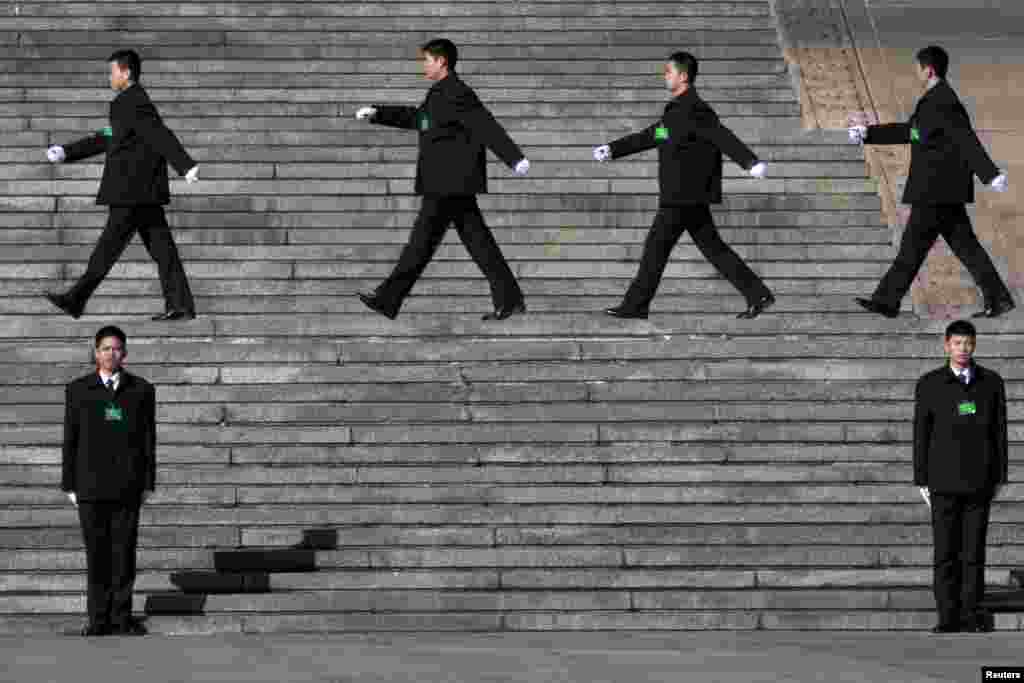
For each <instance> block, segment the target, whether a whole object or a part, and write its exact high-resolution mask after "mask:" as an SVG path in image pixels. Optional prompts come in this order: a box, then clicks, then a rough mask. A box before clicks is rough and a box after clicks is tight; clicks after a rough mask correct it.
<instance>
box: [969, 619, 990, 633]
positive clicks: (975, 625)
mask: <svg viewBox="0 0 1024 683" xmlns="http://www.w3.org/2000/svg"><path fill="white" fill-rule="evenodd" d="M963 630H964V632H965V633H991V632H992V625H991V624H989V623H988V620H986V619H968V620H967V621H966V622H964V628H963Z"/></svg>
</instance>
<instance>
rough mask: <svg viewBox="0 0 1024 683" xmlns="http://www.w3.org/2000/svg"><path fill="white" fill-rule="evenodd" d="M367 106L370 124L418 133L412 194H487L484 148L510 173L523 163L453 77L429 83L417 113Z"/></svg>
mask: <svg viewBox="0 0 1024 683" xmlns="http://www.w3.org/2000/svg"><path fill="white" fill-rule="evenodd" d="M373 106H374V107H375V108H376V109H377V113H376V114H374V116H373V117H372V118H371V119H370V122H371V123H379V124H381V125H384V126H392V127H394V128H407V129H415V130H419V132H420V139H419V148H420V149H419V158H418V159H417V161H416V187H415V191H416V194H420V195H436V196H452V195H475V194H479V193H482V192H487V152H486V148H488V147H489V148H490V149H491V150H492V151H493V152H494V153H495V155H497V157H498V158H499V159H501V160H502V161H504V162H505V164H507V165H508V166H509V167H510V168H515V166H516V164H517V163H518V162H519V161H521V160H522V159H523V158H524V157H523V153H522V150H520V149H519V147H518V146H517V145H516V143H515V142H513V140H512V138H510V137H509V135H508V133H506V132H505V129H504V128H502V127H501V124H499V123H498V122H497V121H496V120H495V119H494V116H492V115H491V112H490V111H488V109H487V107H485V106H484V105H483V104H482V103H481V102H480V100H479V98H477V96H476V93H475V92H473V89H472V88H470V87H469V86H468V85H466V84H465V83H463V82H462V79H460V78H459V77H458V76H457V75H456V74H454V73H449V74H448V76H447V77H446V78H444V79H442V80H440V81H437V82H436V83H434V85H432V86H431V87H430V90H428V91H427V97H426V99H424V100H423V103H422V104H421V105H420V106H418V107H403V106H389V105H380V104H375V105H373Z"/></svg>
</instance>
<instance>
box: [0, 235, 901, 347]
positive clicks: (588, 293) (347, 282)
mask: <svg viewBox="0 0 1024 683" xmlns="http://www.w3.org/2000/svg"><path fill="white" fill-rule="evenodd" d="M86 253H87V252H83V255H82V258H83V259H84V258H87V256H86ZM55 270H57V269H54V271H55ZM185 270H186V272H188V273H189V282H191V283H193V284H192V288H193V295H194V296H195V297H197V298H199V299H212V298H216V297H220V296H297V295H302V296H313V295H318V294H319V295H324V296H328V295H329V296H336V297H342V296H355V293H356V292H358V291H363V290H366V289H373V288H374V287H375V286H377V285H378V284H379V283H380V280H381V277H382V276H376V275H373V274H367V275H366V276H365V277H351V278H345V279H337V278H323V279H316V278H306V279H304V280H301V281H299V280H282V279H266V280H254V279H251V278H248V279H241V278H245V273H241V274H238V273H236V275H240V276H241V277H240V278H239V277H236V278H234V279H233V278H231V277H227V275H229V274H228V273H225V274H224V275H225V277H223V278H219V277H218V278H213V277H200V276H199V275H197V273H196V272H195V271H194V269H193V266H192V265H191V264H186V266H185ZM47 272H48V273H49V272H51V271H47ZM632 276H633V274H630V275H629V276H628V277H619V278H614V277H603V278H601V279H582V278H575V279H566V278H562V279H559V278H558V277H557V275H555V276H552V277H536V278H530V279H529V282H530V283H531V284H530V285H529V292H528V296H529V297H530V298H531V300H532V299H533V298H539V299H541V300H542V299H543V298H545V297H601V303H604V302H605V301H612V302H615V301H618V300H621V297H622V295H623V293H624V292H625V291H626V288H627V287H628V286H629V282H630V279H631V278H632ZM155 278H156V275H155V273H154V274H153V276H152V277H149V276H147V277H146V278H145V279H141V280H128V279H124V278H122V277H116V276H115V277H108V278H107V279H106V280H104V282H103V286H102V287H101V288H100V289H99V290H98V293H97V294H96V295H95V296H94V297H93V298H92V299H90V302H89V307H88V308H89V309H90V310H92V306H93V302H96V305H97V306H109V305H110V297H120V296H129V297H138V296H149V297H153V296H155V297H157V299H156V301H162V299H161V298H160V297H161V296H162V295H161V290H160V283H159V281H157V280H156V279H155ZM73 282H74V280H73V279H71V278H63V279H62V278H61V276H60V273H58V272H53V276H52V277H48V276H44V279H39V278H23V279H8V280H5V281H4V289H5V291H6V292H7V293H8V295H9V296H28V297H37V296H40V295H41V293H42V292H43V291H44V290H47V289H51V288H52V289H59V288H60V287H69V286H71V284H73ZM484 282H485V281H484V280H483V276H482V275H479V274H473V275H467V277H465V278H439V277H437V276H436V274H433V273H432V274H431V275H430V276H429V277H425V278H423V279H422V280H421V281H420V282H418V283H417V284H416V290H415V292H413V293H412V294H411V295H410V296H409V299H408V300H407V301H408V304H407V305H409V306H413V305H415V306H418V307H419V306H421V305H422V304H419V303H416V304H414V303H413V302H414V301H416V300H417V299H418V298H419V297H431V296H434V297H436V296H443V297H446V298H447V297H452V298H453V300H454V301H458V300H459V298H460V297H462V296H466V295H465V294H463V292H475V296H482V295H483V294H482V293H483V292H486V289H479V290H478V289H476V288H477V287H478V286H486V285H483V284H482V283H484ZM770 284H771V289H772V291H773V292H775V294H776V296H778V295H783V296H787V297H789V296H797V297H800V296H805V297H826V296H832V295H842V296H848V297H849V298H850V303H853V297H854V296H861V295H865V294H870V292H871V290H873V289H874V287H875V284H876V281H874V280H872V279H854V278H850V279H845V280H820V279H802V280H793V279H786V278H773V279H772V280H771V283H770ZM680 296H682V297H685V298H690V297H694V296H710V297H723V296H724V297H730V298H731V297H737V296H739V295H738V294H737V293H736V291H735V290H734V289H733V288H732V285H730V284H729V283H728V282H726V281H725V280H721V279H718V278H708V279H683V278H666V279H663V280H662V281H661V285H660V286H659V288H658V296H657V299H656V301H658V302H659V303H658V306H659V307H660V306H662V303H661V302H664V303H665V304H668V303H669V302H671V301H672V299H673V297H680ZM39 301H40V302H42V299H39ZM595 301H596V300H595ZM737 301H738V299H737ZM908 304H909V302H907V301H906V300H904V309H903V310H906V311H908V312H909V310H910V309H909V306H908ZM45 305H48V304H45V302H44V306H45ZM776 305H781V304H776ZM50 310H51V312H53V310H54V309H52V308H51V309H50ZM96 310H102V308H97V309H96ZM199 310H204V309H202V308H200V309H199ZM409 310H413V309H411V308H410V309H409ZM601 310H602V306H587V307H585V308H581V309H580V310H579V311H578V312H580V313H583V312H586V311H593V312H600V311H601ZM35 312H36V313H40V314H41V313H43V311H42V310H40V309H36V311H35ZM86 315H90V314H89V313H88V312H86ZM191 324H193V327H192V328H191V329H205V328H197V327H194V325H196V324H199V323H198V322H195V321H194V322H193V323H191ZM156 329H157V328H153V331H154V332H155V330H156ZM164 329H165V328H164ZM623 329H630V328H621V327H620V328H619V332H620V333H621V332H622V330H623ZM636 329H641V330H642V329H643V328H636ZM819 332H823V331H822V330H819ZM876 332H880V330H876ZM155 333H156V334H159V333H158V332H155ZM596 334H601V332H597V333H596ZM644 334H647V333H644ZM256 336H260V335H256Z"/></svg>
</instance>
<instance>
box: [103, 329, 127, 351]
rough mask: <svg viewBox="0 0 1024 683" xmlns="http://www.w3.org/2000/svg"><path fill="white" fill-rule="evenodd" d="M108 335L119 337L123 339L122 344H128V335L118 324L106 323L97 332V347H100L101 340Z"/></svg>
mask: <svg viewBox="0 0 1024 683" xmlns="http://www.w3.org/2000/svg"><path fill="white" fill-rule="evenodd" d="M107 337H117V338H118V339H120V340H121V346H122V347H124V346H127V345H128V337H126V336H125V334H124V331H123V330H122V329H121V328H120V327H117V326H116V325H106V326H104V327H101V328H100V331H99V332H97V333H96V348H97V349H98V348H100V342H101V341H103V340H104V339H106V338H107Z"/></svg>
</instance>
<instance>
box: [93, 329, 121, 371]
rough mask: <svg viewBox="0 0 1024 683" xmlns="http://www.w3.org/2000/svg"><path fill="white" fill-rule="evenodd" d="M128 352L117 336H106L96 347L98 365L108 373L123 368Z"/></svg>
mask: <svg viewBox="0 0 1024 683" xmlns="http://www.w3.org/2000/svg"><path fill="white" fill-rule="evenodd" d="M127 354H128V352H127V351H125V350H124V346H123V345H122V344H121V340H120V339H118V338H117V337H104V338H103V339H100V345H99V346H97V347H96V367H97V368H99V369H100V370H103V372H105V373H107V374H108V375H112V374H114V373H115V372H117V371H118V370H120V369H121V362H122V361H123V360H124V357H125V356H126V355H127Z"/></svg>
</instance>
